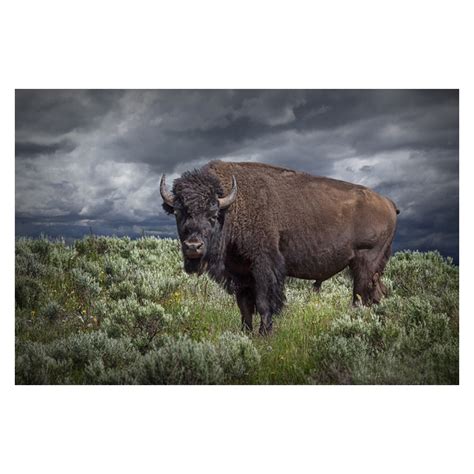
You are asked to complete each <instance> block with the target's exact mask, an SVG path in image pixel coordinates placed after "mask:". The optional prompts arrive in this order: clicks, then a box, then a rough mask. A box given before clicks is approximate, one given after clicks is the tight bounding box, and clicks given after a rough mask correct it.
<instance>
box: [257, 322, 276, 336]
mask: <svg viewBox="0 0 474 474" xmlns="http://www.w3.org/2000/svg"><path fill="white" fill-rule="evenodd" d="M272 331H273V327H272V326H265V325H263V324H261V325H260V328H259V330H258V333H259V334H260V336H269V335H270V334H271V333H272Z"/></svg>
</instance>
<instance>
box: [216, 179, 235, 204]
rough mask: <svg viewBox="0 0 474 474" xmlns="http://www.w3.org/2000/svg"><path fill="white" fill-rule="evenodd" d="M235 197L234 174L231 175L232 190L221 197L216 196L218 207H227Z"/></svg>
mask: <svg viewBox="0 0 474 474" xmlns="http://www.w3.org/2000/svg"><path fill="white" fill-rule="evenodd" d="M236 198H237V181H236V180H235V176H232V190H231V192H230V193H229V194H228V195H227V196H225V197H223V198H217V200H218V201H219V209H225V208H226V207H229V206H230V205H231V204H232V203H233V202H234V201H235V199H236Z"/></svg>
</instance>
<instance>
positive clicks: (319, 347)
mask: <svg viewBox="0 0 474 474" xmlns="http://www.w3.org/2000/svg"><path fill="white" fill-rule="evenodd" d="M15 255H16V267H15V275H16V277H15V301H16V320H15V331H16V333H15V334H16V379H17V383H50V384H54V383H60V384H64V383H78V384H84V383H91V384H92V383H100V384H109V383H110V384H122V383H164V384H170V383H171V384H173V383H184V384H192V383H205V384H216V383H225V384H229V383H239V384H242V383H262V384H268V383H283V384H288V383H359V384H361V383H371V384H372V383H409V384H434V383H440V384H454V383H458V379H459V348H458V345H459V344H458V332H459V322H458V321H459V300H458V285H459V272H458V268H457V267H455V266H454V265H453V264H452V262H451V261H450V260H449V259H443V258H442V257H441V255H440V254H439V253H437V252H428V253H419V252H400V253H397V254H395V255H394V256H393V257H392V258H391V259H390V261H389V264H388V266H387V269H386V272H385V274H384V277H383V278H384V283H385V285H386V286H387V288H388V289H389V297H388V298H385V299H383V300H382V302H381V304H380V305H377V306H373V307H372V308H355V309H354V308H352V306H351V297H352V279H351V277H350V273H349V272H348V271H347V270H345V271H342V272H341V273H339V274H338V275H335V276H334V277H333V278H331V279H330V280H327V281H325V282H324V283H323V285H322V288H321V291H320V292H319V293H315V292H314V291H313V287H312V282H311V281H306V280H296V279H291V278H290V279H288V282H287V283H288V284H287V286H286V296H287V300H288V303H287V305H286V307H285V310H284V311H283V312H282V314H280V315H279V316H277V317H275V320H274V321H275V323H274V334H273V335H272V336H271V337H267V338H261V337H259V336H257V335H254V336H251V337H246V336H244V335H242V333H241V332H240V315H239V311H238V308H237V305H236V303H235V299H234V298H233V297H232V296H229V295H228V294H226V293H225V291H224V290H223V289H222V288H221V287H219V285H217V284H216V283H215V282H213V281H212V280H211V279H210V278H209V277H208V276H205V275H204V276H201V277H199V278H197V277H196V276H195V275H187V274H186V273H184V272H183V268H182V267H183V265H182V257H181V252H180V248H179V242H177V241H176V240H171V239H157V238H153V237H152V238H142V239H138V240H130V239H128V238H114V237H96V236H89V237H86V238H84V239H82V240H78V241H76V242H75V243H74V244H73V245H72V246H68V245H66V244H65V243H64V241H61V240H57V241H48V240H46V239H44V238H43V239H39V240H33V239H18V240H17V242H16V246H15ZM258 319H259V317H258V316H256V317H255V320H256V321H255V326H257V327H258V322H259V321H258Z"/></svg>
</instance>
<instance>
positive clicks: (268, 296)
mask: <svg viewBox="0 0 474 474" xmlns="http://www.w3.org/2000/svg"><path fill="white" fill-rule="evenodd" d="M253 277H254V279H255V306H256V308H257V311H258V313H259V314H260V317H261V321H260V329H259V333H260V335H262V336H266V335H268V334H271V332H272V329H273V315H274V314H276V313H279V312H280V311H281V309H282V307H283V304H284V302H285V294H284V284H285V265H284V260H283V257H282V256H281V255H279V254H278V255H276V256H275V258H274V260H261V261H260V262H259V263H258V265H255V266H254V269H253Z"/></svg>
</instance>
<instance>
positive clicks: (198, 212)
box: [160, 171, 237, 273]
mask: <svg viewBox="0 0 474 474" xmlns="http://www.w3.org/2000/svg"><path fill="white" fill-rule="evenodd" d="M160 192H161V197H162V198H163V209H164V210H165V211H166V212H167V213H168V214H171V213H174V215H175V216H176V224H177V227H178V235H179V239H180V241H181V249H182V251H183V257H184V269H185V270H186V272H188V273H195V272H199V273H200V272H202V271H203V270H204V268H205V262H206V261H207V260H208V259H209V255H210V254H211V253H212V252H215V251H216V248H217V247H218V245H219V241H220V237H221V231H222V226H223V223H224V214H225V210H226V209H227V208H228V207H229V206H230V205H231V204H232V203H233V202H234V201H235V199H236V197H237V183H236V180H235V178H234V177H232V190H231V191H230V193H229V194H228V195H227V196H223V191H222V187H221V185H220V183H219V180H218V179H217V178H216V177H215V176H213V175H211V174H209V173H205V172H202V171H192V172H186V173H184V174H183V175H182V176H181V177H180V178H178V179H176V180H175V182H174V185H173V191H172V192H170V191H168V189H167V188H166V182H165V175H163V176H162V178H161V183H160Z"/></svg>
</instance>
